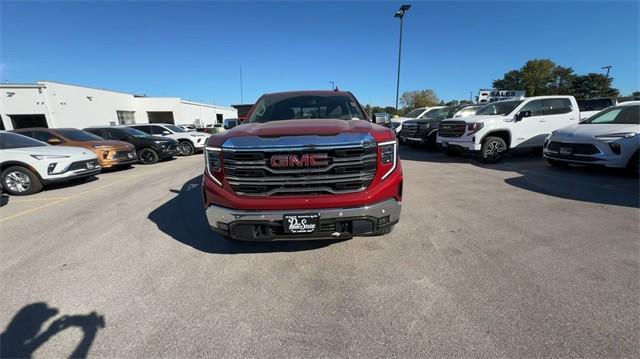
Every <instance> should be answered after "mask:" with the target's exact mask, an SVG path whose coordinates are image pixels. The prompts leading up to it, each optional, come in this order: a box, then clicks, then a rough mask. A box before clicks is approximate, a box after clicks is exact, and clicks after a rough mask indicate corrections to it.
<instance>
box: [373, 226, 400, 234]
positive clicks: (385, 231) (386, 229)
mask: <svg viewBox="0 0 640 359" xmlns="http://www.w3.org/2000/svg"><path fill="white" fill-rule="evenodd" d="M393 227H395V225H393V226H388V227H384V228H381V229H378V230H377V231H375V232H373V233H371V234H369V236H370V237H375V236H383V235H385V234H389V233H391V231H393Z"/></svg>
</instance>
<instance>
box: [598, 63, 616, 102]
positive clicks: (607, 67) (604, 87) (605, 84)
mask: <svg viewBox="0 0 640 359" xmlns="http://www.w3.org/2000/svg"><path fill="white" fill-rule="evenodd" d="M612 67H613V66H611V65H607V66H602V67H601V68H600V70H604V69H607V79H606V81H605V82H604V84H602V90H600V96H604V90H605V89H606V88H607V85H608V84H609V71H611V68H612Z"/></svg>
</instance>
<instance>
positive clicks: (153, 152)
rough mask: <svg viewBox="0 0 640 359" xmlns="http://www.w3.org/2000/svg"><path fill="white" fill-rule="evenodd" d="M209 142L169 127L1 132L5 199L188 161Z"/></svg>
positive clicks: (0, 170)
mask: <svg viewBox="0 0 640 359" xmlns="http://www.w3.org/2000/svg"><path fill="white" fill-rule="evenodd" d="M209 136H210V135H208V134H203V133H193V132H188V131H185V130H183V129H181V128H180V127H177V126H174V125H171V124H141V125H128V126H105V127H91V128H86V129H84V130H80V129H75V128H23V129H18V130H13V131H10V132H6V131H2V132H0V181H1V182H0V183H1V186H2V189H3V190H4V191H5V192H7V193H9V194H12V195H28V194H32V193H36V192H39V191H40V190H41V189H42V188H43V186H45V185H47V184H50V183H54V182H64V181H69V180H73V179H77V178H82V177H89V176H93V175H95V174H97V173H99V172H100V171H101V170H103V169H107V168H116V167H127V166H131V165H132V164H135V163H141V164H153V163H156V162H158V161H160V160H166V159H169V158H171V157H173V156H176V155H182V156H189V155H192V154H194V153H195V152H196V151H202V150H203V149H204V147H205V144H206V141H207V139H208V138H209Z"/></svg>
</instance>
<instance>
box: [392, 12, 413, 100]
mask: <svg viewBox="0 0 640 359" xmlns="http://www.w3.org/2000/svg"><path fill="white" fill-rule="evenodd" d="M409 8H411V5H402V6H400V9H398V11H396V13H395V14H393V17H397V18H400V44H399V46H398V80H397V82H396V112H398V96H399V95H400V59H401V56H402V20H403V19H404V13H405V12H407V10H409Z"/></svg>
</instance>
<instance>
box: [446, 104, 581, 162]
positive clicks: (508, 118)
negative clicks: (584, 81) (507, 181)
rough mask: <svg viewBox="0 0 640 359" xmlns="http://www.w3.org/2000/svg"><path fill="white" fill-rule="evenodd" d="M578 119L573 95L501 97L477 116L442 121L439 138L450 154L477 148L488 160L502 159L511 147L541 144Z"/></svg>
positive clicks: (578, 115) (484, 159) (497, 160)
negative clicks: (555, 131)
mask: <svg viewBox="0 0 640 359" xmlns="http://www.w3.org/2000/svg"><path fill="white" fill-rule="evenodd" d="M579 121H580V112H579V109H578V103H577V102H576V99H575V98H574V97H573V96H537V97H528V98H525V99H518V100H508V101H500V102H494V103H491V104H488V105H486V106H485V107H483V108H482V109H480V110H479V111H478V112H477V113H476V115H475V116H469V117H463V118H456V119H451V120H445V121H442V122H440V126H439V128H438V137H437V139H436V142H437V143H438V145H439V146H441V147H442V148H443V149H444V150H445V152H446V153H447V154H448V155H453V154H459V153H461V152H463V151H474V152H479V156H480V158H481V159H482V160H483V161H485V162H499V161H500V160H501V159H502V158H503V156H504V154H505V153H506V152H507V151H508V150H510V149H514V148H533V147H542V145H543V143H544V139H545V138H546V137H547V136H548V135H549V134H550V133H551V132H552V131H554V130H557V129H559V128H561V127H565V126H569V125H572V124H576V123H578V122H579Z"/></svg>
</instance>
